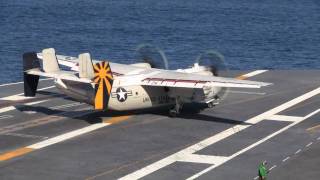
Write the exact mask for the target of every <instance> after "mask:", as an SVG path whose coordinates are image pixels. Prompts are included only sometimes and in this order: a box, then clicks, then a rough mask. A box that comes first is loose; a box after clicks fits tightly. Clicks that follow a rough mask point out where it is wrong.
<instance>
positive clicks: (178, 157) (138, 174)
mask: <svg viewBox="0 0 320 180" xmlns="http://www.w3.org/2000/svg"><path fill="white" fill-rule="evenodd" d="M318 94H320V87H318V88H316V89H314V90H312V91H310V92H308V93H305V94H303V95H301V96H299V97H296V98H294V99H292V100H290V101H288V102H286V103H284V104H281V105H279V106H277V107H275V108H273V109H271V110H269V111H266V112H264V113H262V114H260V115H257V116H255V117H253V118H251V119H249V120H247V121H245V123H247V124H257V123H258V122H260V121H262V120H264V119H268V118H269V117H271V116H273V115H276V114H277V113H279V112H281V111H284V110H286V109H288V108H290V107H292V106H294V105H296V104H298V103H301V102H303V101H305V100H307V99H309V98H312V97H313V96H316V95H318ZM318 112H320V109H318V110H316V111H314V112H312V113H310V114H308V115H307V116H305V117H303V118H300V119H299V118H296V119H295V121H294V122H293V123H291V124H289V125H288V126H285V127H284V128H282V129H280V130H278V131H276V132H275V133H272V134H270V135H269V136H267V137H265V138H263V139H261V140H260V141H258V142H256V143H254V144H252V145H250V146H248V147H246V148H244V149H242V150H240V151H238V152H237V153H235V154H233V155H231V156H229V157H227V158H224V159H223V161H220V162H216V163H215V164H214V165H212V166H210V167H208V168H206V169H205V170H203V171H201V172H199V173H197V174H195V175H193V176H191V177H189V178H188V179H189V180H191V179H195V178H198V177H199V176H201V175H203V174H205V173H207V172H209V171H211V170H212V169H214V168H216V167H218V166H220V165H221V164H223V163H225V162H227V161H229V160H230V159H233V158H234V157H237V156H238V155H240V154H242V153H244V152H246V151H248V150H250V149H252V148H254V147H256V146H257V145H259V144H261V143H263V142H265V141H266V140H268V139H270V138H272V137H274V136H276V135H278V134H279V133H282V132H283V131H285V130H287V129H289V128H291V127H292V126H294V125H296V124H298V123H300V122H302V121H303V120H305V119H307V118H309V117H311V116H313V115H315V114H317V113H318ZM250 126H252V125H236V126H233V127H231V128H229V129H227V130H225V131H223V132H221V133H218V134H216V135H214V136H211V137H209V138H207V139H204V140H202V141H200V142H199V143H197V144H195V145H192V146H190V147H188V148H186V149H183V150H181V151H179V152H177V153H175V154H172V155H170V156H168V157H166V158H164V159H161V160H159V161H157V162H155V163H153V164H150V165H148V166H146V167H144V168H142V169H139V170H137V171H135V172H133V173H131V174H128V175H126V176H124V177H122V178H120V179H122V180H126V179H130V180H131V179H140V178H143V177H145V176H147V175H149V174H151V173H153V172H155V171H157V170H159V169H161V168H163V167H166V166H168V165H170V164H172V163H174V162H176V161H182V160H183V157H186V156H187V155H190V154H193V153H195V152H197V151H199V150H201V149H204V148H206V147H208V146H210V145H212V144H214V143H216V142H218V141H221V140H223V139H225V138H227V137H229V136H231V135H233V134H236V133H238V132H240V131H242V130H244V129H246V128H248V127H250ZM234 129H237V131H234Z"/></svg>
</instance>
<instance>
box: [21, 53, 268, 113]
mask: <svg viewBox="0 0 320 180" xmlns="http://www.w3.org/2000/svg"><path fill="white" fill-rule="evenodd" d="M61 65H62V66H67V67H69V68H70V69H69V70H63V69H61V68H60V66H61ZM23 71H24V95H25V96H27V97H34V96H35V95H36V91H37V86H38V81H39V77H40V76H43V77H49V78H53V79H54V84H55V86H56V87H57V88H58V89H59V90H60V91H61V92H62V93H63V94H65V95H67V96H69V97H71V98H73V99H74V100H76V101H79V102H84V103H87V104H89V105H92V106H93V107H94V109H95V110H101V111H108V110H115V111H130V110H138V109H146V108H157V107H168V110H169V115H170V116H173V117H174V116H177V115H178V114H179V113H180V112H181V109H182V107H183V105H184V104H186V103H201V104H203V103H205V104H207V107H209V108H211V107H213V106H215V105H217V104H219V101H220V100H221V99H222V98H221V97H222V94H223V92H225V90H226V88H231V87H235V88H261V87H264V86H268V85H270V83H265V82H256V81H249V80H239V79H235V78H226V77H218V76H217V75H216V74H215V73H214V71H212V69H210V67H207V66H204V65H201V64H199V63H195V64H194V65H193V66H192V67H190V68H186V69H178V70H168V69H159V68H154V67H152V65H151V63H148V62H147V61H146V62H142V63H135V64H119V63H114V62H109V61H105V60H101V61H98V60H92V59H91V56H90V54H89V53H82V54H80V55H79V56H78V57H70V56H63V55H56V53H55V50H54V49H53V48H48V49H44V50H42V53H36V52H27V53H24V54H23Z"/></svg>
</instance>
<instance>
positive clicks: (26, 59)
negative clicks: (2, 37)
mask: <svg viewBox="0 0 320 180" xmlns="http://www.w3.org/2000/svg"><path fill="white" fill-rule="evenodd" d="M39 68H40V62H39V59H38V57H37V53H36V52H27V53H24V54H23V82H24V95H25V96H28V97H34V96H35V95H36V92H37V87H38V82H39V76H38V75H33V74H28V73H27V72H26V71H28V70H31V69H39Z"/></svg>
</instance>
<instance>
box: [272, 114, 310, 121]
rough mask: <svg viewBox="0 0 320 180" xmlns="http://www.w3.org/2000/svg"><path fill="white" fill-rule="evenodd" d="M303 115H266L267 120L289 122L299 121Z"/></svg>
mask: <svg viewBox="0 0 320 180" xmlns="http://www.w3.org/2000/svg"><path fill="white" fill-rule="evenodd" d="M302 118H304V117H299V116H285V115H277V114H275V115H272V116H270V117H268V120H274V121H289V122H295V121H299V120H300V119H302Z"/></svg>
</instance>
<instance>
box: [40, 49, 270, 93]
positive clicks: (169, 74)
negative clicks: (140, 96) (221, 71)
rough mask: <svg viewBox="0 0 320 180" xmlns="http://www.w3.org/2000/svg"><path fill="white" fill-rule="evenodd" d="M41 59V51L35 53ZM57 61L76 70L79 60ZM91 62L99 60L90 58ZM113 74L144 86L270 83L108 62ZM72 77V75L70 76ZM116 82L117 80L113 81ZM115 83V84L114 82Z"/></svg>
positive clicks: (122, 81)
mask: <svg viewBox="0 0 320 180" xmlns="http://www.w3.org/2000/svg"><path fill="white" fill-rule="evenodd" d="M37 56H38V58H39V59H42V58H43V57H42V53H38V54H37ZM56 57H57V60H58V63H59V64H61V65H64V66H67V67H70V68H71V69H72V70H74V71H78V67H79V60H78V58H77V57H71V56H63V55H56ZM92 62H93V63H97V62H100V61H97V60H92ZM109 64H110V67H111V69H112V73H113V75H115V76H117V79H118V80H119V81H118V83H119V84H118V85H119V86H120V85H121V86H129V85H144V86H166V87H182V88H203V87H204V86H217V87H237V88H260V87H263V86H268V85H270V83H264V82H256V81H248V80H238V79H235V78H224V77H215V76H205V75H199V74H194V73H184V72H177V71H174V70H163V69H154V68H152V69H145V68H141V67H136V66H131V65H126V64H119V63H112V62H110V63H109ZM70 78H71V79H73V78H72V77H70ZM114 83H117V82H114ZM114 85H117V84H114Z"/></svg>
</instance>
